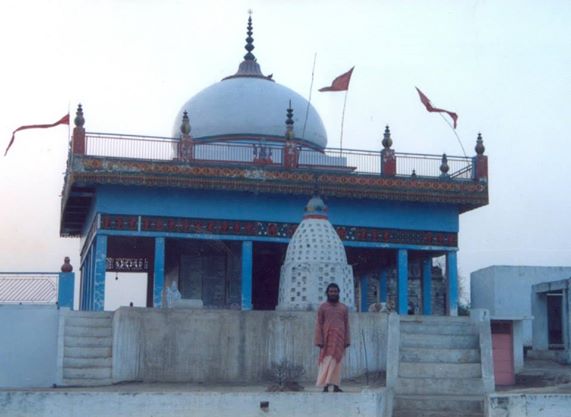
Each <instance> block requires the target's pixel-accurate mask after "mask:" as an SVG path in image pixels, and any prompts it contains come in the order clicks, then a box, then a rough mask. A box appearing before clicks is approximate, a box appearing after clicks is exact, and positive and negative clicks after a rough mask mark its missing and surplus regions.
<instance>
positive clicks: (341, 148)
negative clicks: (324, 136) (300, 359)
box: [339, 89, 349, 155]
mask: <svg viewBox="0 0 571 417" xmlns="http://www.w3.org/2000/svg"><path fill="white" fill-rule="evenodd" d="M348 94H349V89H347V90H345V100H344V101H343V114H342V115H341V136H340V137H339V149H340V150H341V152H340V154H341V155H342V154H343V124H344V122H345V108H346V107H347V95H348Z"/></svg>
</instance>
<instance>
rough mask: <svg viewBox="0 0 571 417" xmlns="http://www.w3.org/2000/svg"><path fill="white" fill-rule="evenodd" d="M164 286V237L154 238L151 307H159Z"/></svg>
mask: <svg viewBox="0 0 571 417" xmlns="http://www.w3.org/2000/svg"><path fill="white" fill-rule="evenodd" d="M164 286H165V238H164V237H157V238H155V267H154V274H153V307H155V308H160V307H161V305H162V301H163V288H164Z"/></svg>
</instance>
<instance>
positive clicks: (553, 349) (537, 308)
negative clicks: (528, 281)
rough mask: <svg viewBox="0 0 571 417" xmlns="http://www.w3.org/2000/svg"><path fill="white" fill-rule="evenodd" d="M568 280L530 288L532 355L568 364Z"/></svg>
mask: <svg viewBox="0 0 571 417" xmlns="http://www.w3.org/2000/svg"><path fill="white" fill-rule="evenodd" d="M570 288H571V277H570V278H567V279H563V280H560V281H551V282H543V283H541V284H535V285H534V286H533V287H532V296H531V307H532V312H533V350H532V352H533V355H534V356H535V357H540V358H550V359H556V360H558V361H559V362H562V363H566V364H571V337H570V334H569V331H570V329H571V298H569V297H570V296H571V293H570Z"/></svg>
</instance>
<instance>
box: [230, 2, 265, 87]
mask: <svg viewBox="0 0 571 417" xmlns="http://www.w3.org/2000/svg"><path fill="white" fill-rule="evenodd" d="M248 13H249V14H250V16H249V17H248V31H247V32H246V33H247V34H248V37H247V38H246V46H245V47H244V48H245V49H246V51H248V53H247V54H246V55H244V60H243V61H242V62H241V63H240V66H239V67H238V71H237V72H236V74H234V75H231V76H229V77H225V78H223V80H229V79H232V78H241V77H253V78H262V79H264V80H268V81H272V82H274V80H272V75H273V74H272V75H270V76H268V77H266V76H265V75H264V74H262V70H261V69H260V64H258V60H257V59H256V57H255V56H254V54H253V53H252V51H253V50H254V38H252V35H253V34H254V31H253V28H252V11H251V10H248Z"/></svg>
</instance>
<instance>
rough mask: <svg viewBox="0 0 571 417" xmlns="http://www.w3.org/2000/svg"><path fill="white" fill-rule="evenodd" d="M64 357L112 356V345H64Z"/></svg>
mask: <svg viewBox="0 0 571 417" xmlns="http://www.w3.org/2000/svg"><path fill="white" fill-rule="evenodd" d="M63 357H64V358H110V357H111V347H110V346H109V347H68V346H66V347H64V349H63Z"/></svg>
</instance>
